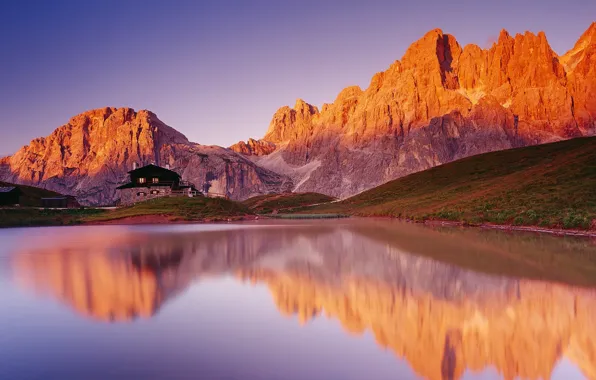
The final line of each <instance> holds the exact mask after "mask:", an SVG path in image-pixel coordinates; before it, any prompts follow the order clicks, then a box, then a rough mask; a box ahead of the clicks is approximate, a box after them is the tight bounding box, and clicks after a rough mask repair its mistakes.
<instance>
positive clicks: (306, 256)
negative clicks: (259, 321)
mask: <svg viewBox="0 0 596 380" xmlns="http://www.w3.org/2000/svg"><path fill="white" fill-rule="evenodd" d="M62 238H63V239H60V241H59V242H58V241H57V242H56V243H53V242H52V243H49V244H43V245H39V244H36V243H35V242H30V243H31V244H29V246H28V247H27V246H25V247H23V248H22V249H21V250H19V251H18V252H16V253H14V254H13V255H11V256H10V259H11V266H10V267H11V270H12V272H13V277H14V278H15V281H17V282H18V283H19V284H20V285H22V286H23V287H26V288H27V289H33V290H34V291H35V292H38V293H41V294H49V295H51V296H52V297H55V298H56V299H58V300H60V301H61V302H63V303H65V304H67V305H69V306H71V307H72V308H73V309H74V310H76V311H77V312H78V313H80V314H82V315H85V316H90V317H93V318H97V319H99V320H106V321H117V322H120V321H131V320H134V319H135V318H150V317H151V316H153V315H154V314H155V313H157V312H159V310H160V308H164V307H167V302H168V300H171V299H173V298H175V297H176V295H177V294H179V293H181V292H182V291H184V290H185V289H187V288H188V287H189V286H191V284H192V283H193V282H196V281H198V280H201V279H204V278H206V277H214V276H233V277H234V278H237V279H238V281H242V282H245V283H253V284H265V285H266V286H267V287H268V289H269V291H270V292H271V295H272V298H273V300H274V302H275V305H276V306H277V308H278V310H279V311H280V313H282V314H284V315H297V316H298V319H299V321H300V323H307V322H308V321H309V320H311V319H313V318H318V317H319V316H322V315H325V316H328V317H330V318H331V319H333V320H337V321H339V323H341V325H342V326H343V328H344V329H345V331H347V332H349V333H353V334H361V333H363V332H364V331H371V332H372V334H373V335H374V337H375V339H376V341H377V343H378V344H379V345H380V346H382V347H385V348H388V349H390V350H391V351H393V352H394V353H395V354H396V355H397V356H398V357H401V358H404V359H405V360H407V362H408V363H409V365H410V366H411V367H412V369H413V370H414V371H415V372H416V373H417V374H419V375H420V376H422V377H424V378H428V379H460V378H462V376H463V375H464V373H465V372H466V371H468V370H473V371H481V370H484V369H486V368H490V367H493V368H496V369H497V371H498V372H499V373H500V374H501V376H503V377H504V378H505V379H515V378H524V379H540V378H542V379H549V378H550V377H551V374H552V373H553V369H554V368H555V366H556V365H557V363H558V362H559V361H560V360H561V359H562V358H563V357H565V358H567V359H569V360H570V361H571V362H573V363H575V364H576V365H577V366H578V368H580V369H581V371H582V373H583V374H584V376H586V377H587V378H589V379H596V324H595V323H594V322H593V321H594V317H596V291H595V290H594V289H592V288H590V287H576V286H571V285H565V284H562V283H560V282H554V281H551V279H549V278H548V273H544V271H541V269H540V268H536V266H535V265H534V264H532V263H530V264H528V265H527V268H525V267H524V264H523V263H519V262H516V265H515V266H516V268H514V270H515V271H520V272H514V276H512V275H511V273H508V276H502V275H498V274H496V273H493V274H486V273H483V272H481V271H477V270H471V269H465V268H464V267H461V266H456V265H453V264H448V263H447V262H445V261H438V260H436V259H437V258H438V259H442V258H445V259H447V258H451V257H455V256H457V257H458V259H461V256H462V255H465V256H466V257H474V258H476V259H477V260H484V261H486V262H487V263H488V265H489V266H492V267H493V268H494V267H496V266H498V265H496V264H495V265H493V263H492V261H491V260H497V261H498V262H499V263H501V265H503V266H508V265H512V263H514V262H509V261H508V260H512V257H515V255H516V254H519V255H521V254H522V253H523V254H524V255H532V252H534V253H536V252H539V253H540V254H544V255H545V257H548V258H549V260H551V261H554V265H557V260H562V259H561V256H565V255H566V254H567V253H568V252H572V251H573V252H575V253H577V252H585V253H586V255H587V254H588V253H589V252H593V250H594V248H593V246H592V243H591V242H590V241H588V240H574V239H562V238H555V237H549V236H537V235H515V234H508V235H506V234H503V233H502V232H496V231H479V230H464V231H458V230H451V229H445V230H441V229H439V230H430V229H427V228H422V227H419V226H412V225H407V224H401V223H392V222H386V221H366V222H362V221H347V222H337V223H335V222H334V223H329V222H327V223H318V222H317V223H288V224H287V225H272V226H265V225H257V226H250V227H246V228H244V227H243V226H239V227H237V228H236V227H233V228H229V229H223V230H216V231H206V232H200V233H196V232H190V231H189V232H184V229H182V231H179V232H176V233H172V232H171V231H169V230H168V229H167V228H165V229H156V230H155V231H148V230H143V229H138V230H136V229H122V230H114V229H111V228H105V229H101V228H98V229H93V230H88V232H87V231H86V230H84V229H81V230H80V234H78V235H77V238H76V239H69V238H68V237H66V236H62ZM437 252H439V256H437ZM429 253H434V256H433V257H434V258H435V259H431V258H429V257H428V254H429ZM550 253H553V255H554V256H549V254H550ZM497 256H498V257H497ZM495 257H497V258H495ZM462 260H463V259H462ZM495 262H496V261H495ZM517 264H519V265H517ZM481 269H482V268H481ZM523 271H527V273H528V277H529V278H528V277H525V276H524V273H522V272H523ZM553 276H554V277H553V279H554V280H557V279H558V277H557V276H558V274H557V273H555V274H553ZM530 278H531V279H530Z"/></svg>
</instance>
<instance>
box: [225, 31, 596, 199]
mask: <svg viewBox="0 0 596 380" xmlns="http://www.w3.org/2000/svg"><path fill="white" fill-rule="evenodd" d="M595 132H596V23H594V24H592V25H591V26H590V28H589V29H588V30H587V31H586V32H585V33H584V35H583V36H582V37H581V38H580V40H579V41H578V42H577V44H576V46H575V47H574V48H573V49H572V50H570V51H569V52H568V53H567V54H565V55H564V56H561V57H559V56H557V54H556V53H555V52H553V50H552V49H551V48H550V46H549V44H548V41H547V39H546V36H545V34H544V33H542V32H541V33H538V35H535V34H533V33H530V32H526V33H525V34H523V35H521V34H518V35H516V36H514V37H512V36H510V35H509V34H508V33H507V32H506V31H502V32H501V34H500V36H499V39H498V41H497V42H496V43H494V44H493V46H492V47H491V48H490V49H487V50H483V49H481V48H479V47H478V46H476V45H468V46H465V47H464V48H462V47H461V46H460V45H459V43H458V42H457V41H456V39H455V38H454V37H453V36H451V35H449V34H444V33H443V32H442V31H441V30H439V29H436V30H432V31H430V32H429V33H427V34H426V35H425V36H424V37H422V38H421V39H420V40H419V41H417V42H415V43H414V44H413V45H412V46H411V47H410V48H409V49H408V50H407V52H406V54H405V55H404V57H403V58H402V60H401V61H396V62H394V63H393V64H392V65H391V66H390V67H389V68H388V69H387V70H386V71H384V72H381V73H377V74H375V75H374V76H373V78H372V80H371V82H370V85H369V86H368V88H367V89H366V90H361V89H360V88H359V87H348V88H346V89H344V90H343V91H342V92H341V93H340V94H339V95H338V96H337V99H336V100H335V101H334V102H333V103H332V104H324V105H323V107H322V108H321V110H320V111H319V109H318V108H317V107H315V106H312V105H310V104H308V103H306V102H304V101H303V100H298V101H297V102H296V105H295V106H294V108H289V107H282V108H280V109H279V110H278V111H277V112H276V113H275V115H274V116H273V120H272V121H271V124H270V126H269V130H268V131H267V133H266V135H265V136H264V138H263V140H260V141H258V142H255V141H254V140H252V142H250V144H252V145H253V146H261V145H266V144H267V143H274V144H275V145H276V146H277V149H276V151H275V152H273V153H272V154H269V155H266V153H265V151H264V150H255V149H253V150H252V151H251V150H250V149H245V150H241V149H236V151H238V152H241V153H243V154H246V155H253V156H252V157H251V159H252V160H253V161H255V162H256V163H258V164H260V165H262V166H263V167H266V168H269V169H271V170H273V171H277V172H280V173H284V174H286V175H289V176H291V177H293V179H294V183H295V189H294V190H296V191H318V192H322V193H326V194H329V195H332V196H337V197H345V196H349V195H353V194H355V193H358V192H360V191H363V190H366V189H368V188H371V187H374V186H376V185H379V184H381V183H383V182H386V181H389V180H392V179H395V178H397V177H400V176H404V175H407V174H410V173H412V172H416V171H420V170H424V169H428V168H430V167H433V166H436V165H440V164H443V163H446V162H449V161H453V160H456V159H459V158H463V157H466V156H470V155H474V154H480V153H485V152H489V151H494V150H501V149H507V148H512V147H519V146H526V145H532V144H540V143H545V142H552V141H556V140H561V139H567V138H572V137H578V136H586V135H593V134H594V133H595ZM267 146H268V145H267Z"/></svg>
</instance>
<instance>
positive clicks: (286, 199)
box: [242, 193, 335, 214]
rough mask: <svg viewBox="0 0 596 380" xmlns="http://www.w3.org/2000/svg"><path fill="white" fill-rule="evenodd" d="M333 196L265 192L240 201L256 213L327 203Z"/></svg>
mask: <svg viewBox="0 0 596 380" xmlns="http://www.w3.org/2000/svg"><path fill="white" fill-rule="evenodd" d="M334 200H335V198H333V197H330V196H329V195H325V194H319V193H284V194H267V195H259V196H256V197H253V198H249V199H247V200H245V201H244V202H242V203H243V204H244V205H245V206H247V207H248V208H249V209H250V210H252V211H253V212H255V213H257V214H271V213H273V212H280V211H284V212H289V211H294V210H296V209H300V208H303V207H307V206H311V205H315V204H320V203H328V202H332V201H334Z"/></svg>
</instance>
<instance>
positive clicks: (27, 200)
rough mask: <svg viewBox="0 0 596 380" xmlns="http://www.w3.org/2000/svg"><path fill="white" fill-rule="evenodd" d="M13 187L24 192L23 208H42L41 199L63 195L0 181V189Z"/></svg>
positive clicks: (21, 200) (22, 198) (22, 197)
mask: <svg viewBox="0 0 596 380" xmlns="http://www.w3.org/2000/svg"><path fill="white" fill-rule="evenodd" d="M11 186H15V187H18V188H19V189H21V191H22V192H23V195H22V196H21V199H20V202H21V206H31V207H40V206H41V198H51V197H59V196H61V195H62V194H59V193H56V192H55V191H50V190H46V189H40V188H39V187H33V186H25V185H15V184H13V183H8V182H1V181H0V187H11Z"/></svg>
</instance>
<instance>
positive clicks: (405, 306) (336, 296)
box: [239, 270, 596, 380]
mask: <svg viewBox="0 0 596 380" xmlns="http://www.w3.org/2000/svg"><path fill="white" fill-rule="evenodd" d="M239 275H240V276H241V277H242V278H244V279H248V280H250V281H252V282H254V283H265V284H267V286H268V287H269V289H270V291H271V294H272V297H273V299H274V301H275V304H276V305H277V308H278V309H279V311H280V312H281V313H282V314H285V315H298V318H299V320H300V321H301V323H305V322H306V321H308V320H310V319H312V318H317V317H319V316H320V315H326V316H328V317H331V318H333V319H337V320H338V321H340V323H341V324H342V326H343V327H344V328H345V330H346V331H347V332H350V333H355V334H360V333H363V332H364V331H367V330H368V331H371V332H372V333H373V334H374V336H375V338H376V340H377V343H378V344H379V345H380V346H382V347H387V348H389V349H391V350H392V351H393V352H395V354H396V355H397V356H399V357H402V358H404V359H406V360H407V361H408V363H409V364H410V365H411V366H412V368H413V369H414V370H415V371H416V372H417V373H418V374H419V375H421V376H423V377H424V378H428V379H433V380H434V379H436V380H443V379H460V378H462V375H463V374H464V372H465V371H466V370H474V371H481V370H483V369H486V368H488V367H493V366H494V367H495V368H496V369H497V370H498V371H499V373H500V374H501V375H502V376H503V377H504V378H505V379H507V380H513V379H516V378H523V379H549V378H550V377H551V374H552V371H553V368H554V367H555V365H556V363H557V361H558V360H559V359H561V358H562V357H563V356H566V357H568V358H569V359H571V360H572V361H574V362H575V363H576V364H577V365H578V366H579V367H580V368H581V370H582V371H583V373H584V374H585V375H586V376H587V377H588V378H590V379H596V367H594V363H596V326H595V325H594V324H593V323H592V320H593V317H594V316H595V315H596V294H595V293H594V292H593V291H589V290H582V289H577V288H571V287H566V286H562V285H554V284H553V285H551V284H544V283H539V282H532V281H520V282H519V283H517V282H516V281H514V280H511V281H512V282H516V284H515V288H517V289H511V291H510V293H508V294H507V296H506V298H505V299H504V298H503V294H495V295H492V294H491V293H490V292H489V293H487V294H486V295H485V297H486V299H485V300H484V301H483V302H482V303H480V304H479V303H478V302H475V301H470V300H462V301H461V302H454V301H451V300H448V299H440V298H437V297H436V296H433V295H431V294H424V293H421V294H416V293H415V292H412V291H410V290H409V289H407V288H403V287H399V286H391V285H390V284H387V283H381V282H376V281H374V280H372V279H369V280H365V279H356V278H352V279H350V278H348V279H346V281H345V282H344V283H343V284H342V285H341V286H339V287H337V286H330V285H326V284H322V283H320V282H318V281H317V280H316V279H314V278H312V277H311V276H309V275H308V273H305V272H302V273H300V272H296V273H276V272H274V271H267V270H254V271H248V272H244V273H240V274H239ZM453 280H454V281H457V279H453Z"/></svg>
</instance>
